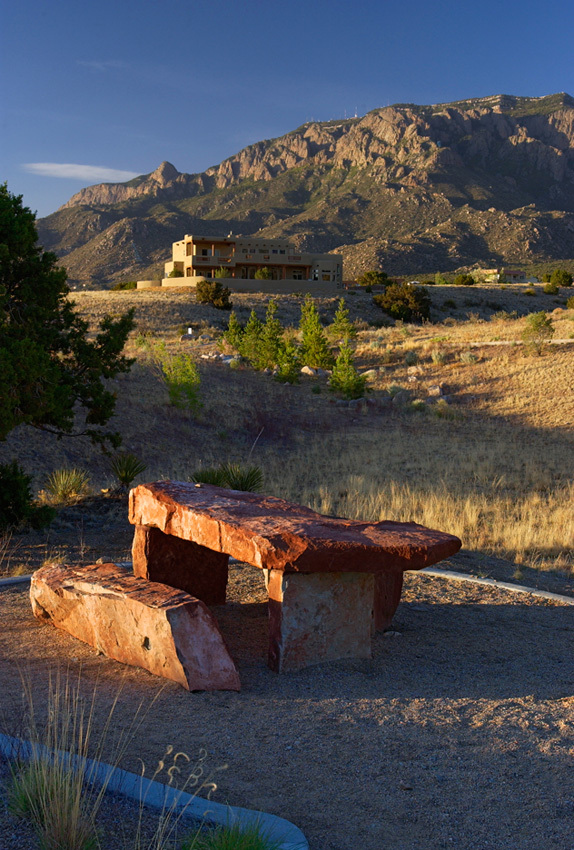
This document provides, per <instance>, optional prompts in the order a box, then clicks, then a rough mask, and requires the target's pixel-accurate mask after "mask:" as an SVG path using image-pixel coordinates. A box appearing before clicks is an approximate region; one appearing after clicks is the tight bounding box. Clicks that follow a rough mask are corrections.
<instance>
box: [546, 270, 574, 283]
mask: <svg viewBox="0 0 574 850" xmlns="http://www.w3.org/2000/svg"><path fill="white" fill-rule="evenodd" d="M550 282H551V283H554V284H556V286H572V275H571V274H570V272H567V271H566V269H554V271H553V272H552V274H551V276H550Z"/></svg>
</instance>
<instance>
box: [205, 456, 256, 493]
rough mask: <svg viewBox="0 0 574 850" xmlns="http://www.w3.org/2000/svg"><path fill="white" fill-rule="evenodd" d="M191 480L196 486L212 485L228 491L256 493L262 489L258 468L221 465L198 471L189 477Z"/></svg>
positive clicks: (236, 464) (228, 464) (230, 464)
mask: <svg viewBox="0 0 574 850" xmlns="http://www.w3.org/2000/svg"><path fill="white" fill-rule="evenodd" d="M191 480H192V481H195V482H197V483H198V484H199V483H201V484H214V485H215V486H216V487H228V488H229V489H230V490H244V491H248V492H252V493H257V492H259V490H261V488H262V487H263V472H262V470H261V468H260V467H259V466H241V464H239V463H221V464H219V466H206V467H203V469H198V470H197V471H196V472H194V473H193V475H192V476H191Z"/></svg>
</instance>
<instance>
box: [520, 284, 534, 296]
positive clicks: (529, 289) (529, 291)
mask: <svg viewBox="0 0 574 850" xmlns="http://www.w3.org/2000/svg"><path fill="white" fill-rule="evenodd" d="M522 294H523V295H530V296H533V295H536V290H535V289H534V287H533V286H527V287H526V289H523V290H522Z"/></svg>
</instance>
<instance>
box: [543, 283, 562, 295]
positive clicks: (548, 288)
mask: <svg viewBox="0 0 574 850" xmlns="http://www.w3.org/2000/svg"><path fill="white" fill-rule="evenodd" d="M543 290H544V292H545V293H546V295H558V293H559V291H560V287H559V286H558V284H557V283H554V282H552V281H551V282H550V283H545V284H544V286H543Z"/></svg>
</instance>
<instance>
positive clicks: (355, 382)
mask: <svg viewBox="0 0 574 850" xmlns="http://www.w3.org/2000/svg"><path fill="white" fill-rule="evenodd" d="M366 383H367V379H366V378H365V377H364V376H363V375H359V373H358V372H357V370H356V368H355V364H354V362H353V352H352V350H351V346H350V345H349V343H348V342H347V341H345V342H344V343H343V345H342V346H341V349H340V351H339V356H338V357H337V360H336V361H335V365H334V366H333V371H332V373H331V376H330V378H329V387H330V388H331V389H332V390H333V391H334V392H339V393H341V394H342V395H343V396H344V397H345V398H361V396H362V395H363V394H364V392H365V386H366Z"/></svg>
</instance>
